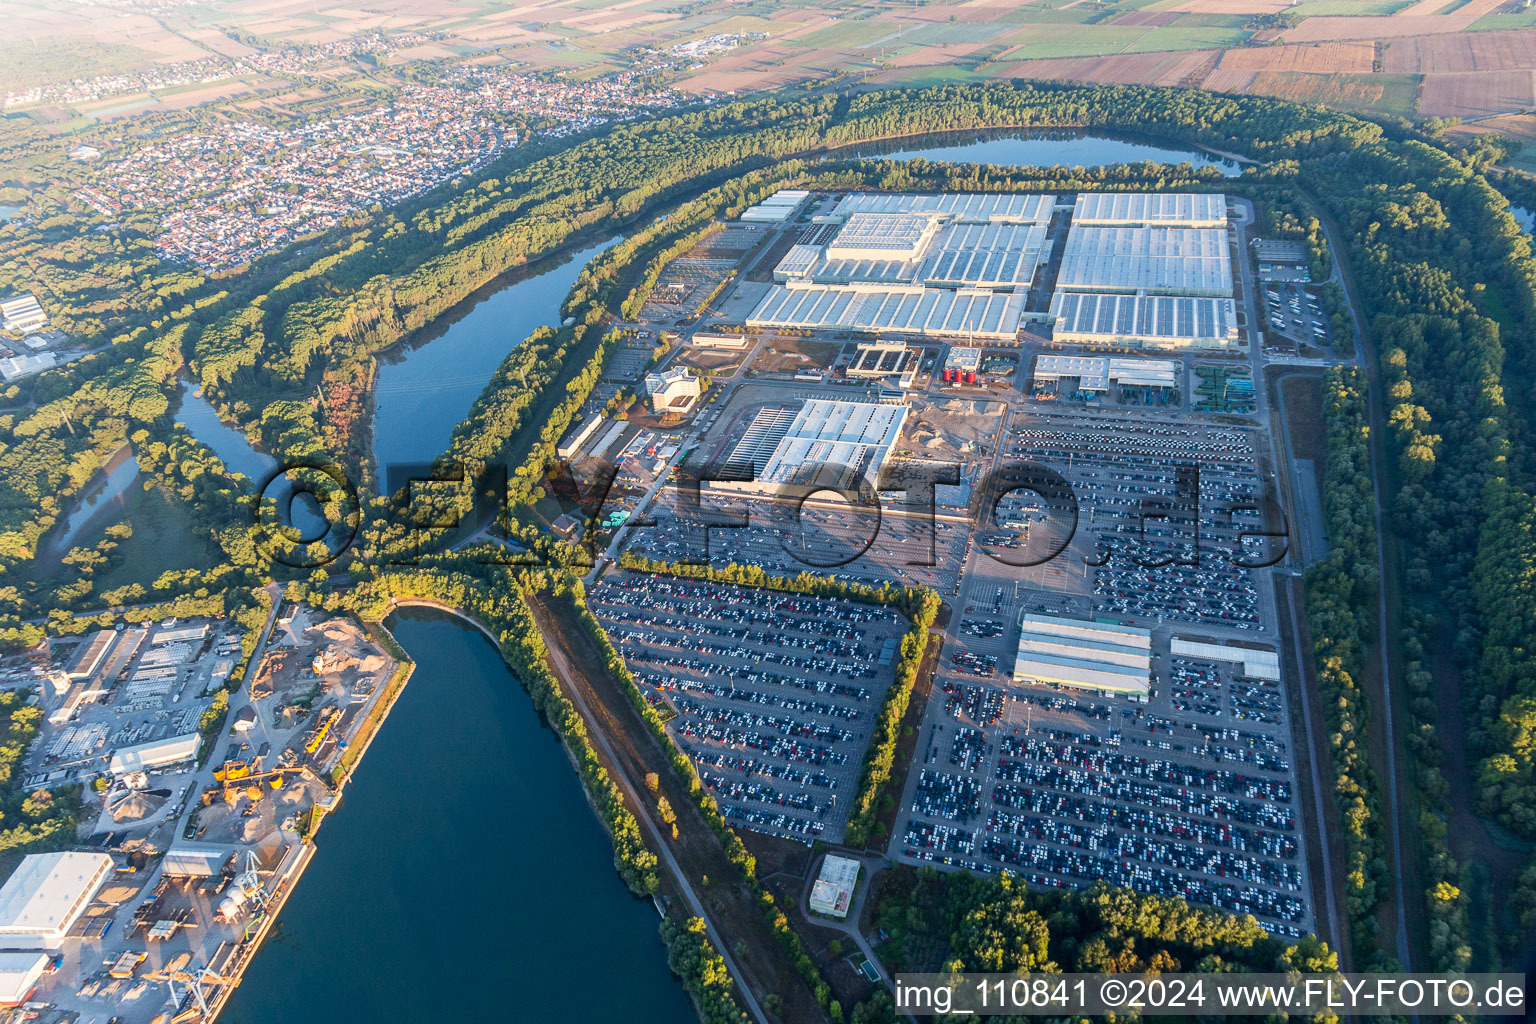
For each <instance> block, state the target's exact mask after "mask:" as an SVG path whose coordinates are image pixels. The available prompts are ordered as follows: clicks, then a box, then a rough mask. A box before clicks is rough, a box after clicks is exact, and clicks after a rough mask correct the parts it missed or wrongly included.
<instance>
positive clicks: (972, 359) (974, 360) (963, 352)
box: [944, 345, 981, 370]
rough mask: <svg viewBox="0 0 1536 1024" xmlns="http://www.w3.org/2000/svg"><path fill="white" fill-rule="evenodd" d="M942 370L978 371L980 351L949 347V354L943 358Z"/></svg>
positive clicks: (977, 349) (958, 346)
mask: <svg viewBox="0 0 1536 1024" xmlns="http://www.w3.org/2000/svg"><path fill="white" fill-rule="evenodd" d="M944 369H946V370H979V369H981V349H979V348H966V347H964V346H961V345H952V346H950V349H949V352H948V353H946V354H945V356H944Z"/></svg>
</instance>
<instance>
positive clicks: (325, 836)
mask: <svg viewBox="0 0 1536 1024" xmlns="http://www.w3.org/2000/svg"><path fill="white" fill-rule="evenodd" d="M389 625H390V627H391V629H393V631H394V633H395V636H396V637H397V638H398V639H399V641H400V643H401V644H402V645H403V646H404V647H405V649H406V650H407V651H409V652H410V654H411V657H412V658H413V659H414V660H415V661H416V663H417V668H416V672H415V675H413V676H412V678H411V681H410V682H409V683H408V684H407V685H406V687H405V690H404V692H403V693H402V694H401V695H400V698H399V701H398V703H397V704H396V706H395V708H394V710H393V711H392V712H391V714H390V717H389V720H388V721H387V722H386V723H385V724H384V727H383V728H382V729H381V730H380V732H379V734H378V736H377V737H376V738H375V739H374V741H373V745H372V746H371V747H370V748H369V750H368V754H367V756H366V757H365V758H364V759H363V763H362V764H361V765H360V766H359V768H358V770H357V773H356V775H355V777H354V778H353V781H352V782H351V784H350V785H349V786H348V787H347V791H346V797H345V799H344V800H343V803H342V805H341V807H340V809H339V810H337V811H336V812H334V813H332V814H331V815H329V816H328V817H327V818H326V820H325V822H324V824H323V825H322V826H321V828H320V832H319V835H318V836H317V838H316V847H317V850H316V855H315V858H314V860H313V862H312V863H311V864H310V867H309V869H308V871H306V873H305V875H304V877H303V878H302V879H301V880H300V881H299V883H298V889H297V892H295V893H294V894H293V897H292V899H290V900H289V901H288V904H287V906H286V907H285V908H284V909H283V912H282V916H281V918H279V920H278V923H277V925H276V926H275V928H274V929H273V932H272V934H271V936H270V937H269V938H268V940H267V943H266V945H265V946H264V947H263V948H262V950H261V952H260V953H259V954H258V955H257V957H256V959H255V961H254V962H253V963H252V964H251V965H250V967H249V968H248V970H247V972H246V975H245V981H244V982H243V983H242V984H241V986H240V988H239V989H237V990H236V992H235V995H234V998H233V1000H232V1001H231V1004H230V1009H229V1010H227V1011H226V1012H225V1015H224V1018H223V1019H224V1022H225V1024H236V1022H238V1024H285V1022H287V1021H301V1020H302V1021H326V1022H327V1024H394V1022H400V1024H405V1022H416V1021H439V1020H466V1021H469V1020H484V1021H511V1020H530V1021H552V1020H573V1021H619V1020H622V1021H626V1022H630V1024H682V1022H686V1021H690V1020H696V1019H697V1017H696V1015H695V1014H694V1012H693V1007H692V1005H691V1004H690V1003H689V1001H688V997H687V996H686V995H685V994H684V992H683V990H682V987H681V986H680V985H679V984H678V983H677V981H676V980H675V979H674V978H673V977H672V976H671V973H670V972H669V971H668V970H667V963H666V948H665V946H663V945H662V942H661V937H660V935H659V934H658V933H657V926H658V925H659V924H660V923H661V922H660V919H659V918H658V917H657V915H656V910H655V908H654V907H653V906H652V905H651V903H650V901H648V900H638V899H635V898H634V897H633V896H631V895H630V893H629V890H628V889H626V888H625V887H624V883H622V882H621V881H619V877H618V875H617V873H615V871H614V868H613V847H612V845H611V844H610V842H609V840H608V835H607V833H606V832H605V831H604V830H603V827H602V826H601V825H600V824H599V823H598V820H597V817H596V815H595V814H594V813H593V812H592V809H591V807H590V806H589V805H588V804H587V801H586V798H585V796H584V794H583V793H582V790H581V782H580V780H579V779H578V778H577V776H576V772H575V770H574V769H573V768H572V767H571V765H570V762H569V761H568V760H567V759H566V756H565V752H564V750H563V749H562V748H561V746H560V743H559V740H558V739H557V738H556V737H555V734H554V732H553V731H552V730H551V729H550V728H549V727H548V726H546V725H545V724H544V723H543V722H542V721H541V720H540V718H539V716H538V714H537V713H536V712H535V711H534V710H533V705H532V702H531V701H530V700H529V698H528V695H527V694H526V693H525V692H524V691H523V688H522V687H521V685H519V684H518V682H517V680H516V679H515V678H514V677H513V676H512V674H511V672H510V671H509V670H508V669H507V667H506V665H505V663H504V662H503V661H502V660H501V657H500V655H499V654H498V653H497V652H496V649H495V648H494V647H493V646H492V645H491V643H490V641H488V640H487V639H486V638H485V637H484V636H483V635H481V634H480V633H479V632H477V631H476V630H474V629H473V628H471V627H469V626H468V625H465V624H464V623H462V622H460V621H458V620H456V619H453V618H450V617H449V616H447V615H444V614H443V613H440V612H435V611H429V610H426V609H405V610H402V611H401V612H399V613H398V614H397V615H396V616H395V617H394V618H393V619H392V620H390V623H389Z"/></svg>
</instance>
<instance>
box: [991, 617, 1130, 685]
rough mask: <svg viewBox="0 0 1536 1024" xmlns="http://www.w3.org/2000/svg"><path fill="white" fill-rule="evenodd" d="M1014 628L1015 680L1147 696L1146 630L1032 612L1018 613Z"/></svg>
mask: <svg viewBox="0 0 1536 1024" xmlns="http://www.w3.org/2000/svg"><path fill="white" fill-rule="evenodd" d="M1020 626H1021V627H1022V632H1021V633H1020V634H1019V654H1018V659H1017V660H1016V661H1015V662H1014V665H1013V679H1014V681H1015V682H1018V683H1036V684H1044V685H1047V686H1067V687H1071V688H1073V689H1078V690H1087V691H1089V692H1090V693H1097V694H1101V695H1103V696H1109V697H1129V698H1130V699H1132V700H1138V701H1145V700H1146V699H1147V693H1148V690H1149V689H1150V685H1151V678H1152V633H1151V631H1150V630H1146V629H1141V628H1139V627H1136V626H1121V625H1116V624H1113V623H1104V622H1089V621H1087V620H1085V619H1068V618H1062V617H1060V616H1055V615H1037V614H1035V613H1033V612H1030V613H1026V614H1025V615H1024V618H1023V619H1022V621H1021V622H1020Z"/></svg>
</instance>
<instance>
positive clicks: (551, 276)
mask: <svg viewBox="0 0 1536 1024" xmlns="http://www.w3.org/2000/svg"><path fill="white" fill-rule="evenodd" d="M616 241H618V239H617V238H612V239H609V240H607V241H605V242H600V243H598V244H596V245H593V246H589V247H588V248H585V249H582V250H580V251H578V252H574V253H571V254H569V255H567V256H565V257H563V258H561V259H560V260H559V262H554V263H548V264H540V265H539V266H540V268H541V269H539V270H537V271H536V272H534V273H527V272H519V273H518V274H517V275H515V276H513V277H511V278H501V279H498V280H496V281H493V282H492V283H491V284H488V285H486V286H485V287H484V288H482V289H480V290H479V291H477V292H476V293H475V294H474V295H473V296H471V297H470V298H469V299H468V300H467V301H466V302H465V303H464V304H463V305H461V306H459V307H458V308H457V309H455V311H454V312H453V313H450V314H449V315H448V316H446V317H444V318H443V319H442V320H441V321H440V322H439V323H438V324H437V325H436V326H434V327H432V328H429V329H427V330H425V331H423V332H422V333H421V334H420V335H419V336H418V337H416V338H413V339H412V340H410V341H409V342H407V343H406V344H404V345H403V346H401V347H400V348H398V349H396V350H394V351H392V352H391V353H389V354H387V355H385V356H384V357H383V358H382V359H381V360H380V366H379V379H378V382H377V384H376V386H375V388H374V417H373V454H374V459H375V464H376V465H377V466H379V467H385V466H389V465H391V464H400V463H418V462H431V461H432V460H433V459H435V458H437V457H438V456H439V455H441V454H443V452H445V451H446V450H447V449H448V442H449V441H450V440H451V439H452V437H453V428H454V427H456V426H458V425H459V423H460V422H461V421H462V420H463V419H464V418H465V417H466V416H468V415H469V409H470V406H472V405H474V404H475V399H477V398H479V397H480V392H481V391H483V390H485V385H486V382H487V381H489V380H490V379H491V374H493V373H494V372H496V367H498V366H500V365H501V361H502V359H504V358H505V357H506V355H507V353H508V352H510V351H512V350H513V349H514V348H516V347H517V345H518V344H519V343H521V342H522V341H523V339H524V338H526V337H528V335H530V334H532V333H533V332H534V330H535V329H536V328H538V327H540V326H544V325H548V326H551V327H553V326H555V325H557V324H558V323H559V322H560V319H559V318H560V304H561V303H562V302H564V301H565V296H566V294H567V293H568V292H569V291H570V290H571V286H572V285H574V284H575V283H576V278H577V277H578V276H580V274H581V271H582V268H584V267H585V266H586V265H587V264H588V263H589V262H591V261H592V259H593V258H594V257H596V256H597V255H599V254H600V253H602V252H603V251H604V250H606V249H607V248H608V247H609V246H611V245H612V244H613V243H614V242H616ZM379 479H380V480H381V481H382V480H385V479H387V474H386V473H384V472H382V471H381V472H380V473H379Z"/></svg>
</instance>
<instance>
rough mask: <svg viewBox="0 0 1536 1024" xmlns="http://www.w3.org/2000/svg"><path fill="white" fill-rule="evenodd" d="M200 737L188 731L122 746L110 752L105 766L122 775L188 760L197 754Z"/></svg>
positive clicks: (113, 772) (115, 773)
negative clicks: (161, 738) (108, 761)
mask: <svg viewBox="0 0 1536 1024" xmlns="http://www.w3.org/2000/svg"><path fill="white" fill-rule="evenodd" d="M200 739H201V737H200V736H198V734H197V733H195V732H189V733H186V734H185V735H182V736H167V737H166V738H165V739H163V740H151V741H149V742H148V743H137V744H134V745H133V746H131V747H122V748H120V749H118V750H114V751H113V752H112V760H111V762H110V763H109V764H108V766H107V767H108V768H110V769H111V771H112V774H114V775H122V774H125V773H127V772H141V771H145V770H146V769H149V768H158V767H159V766H160V765H163V764H175V763H176V762H178V761H189V760H191V759H192V758H193V757H196V756H197V745H198V741H199V740H200Z"/></svg>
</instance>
